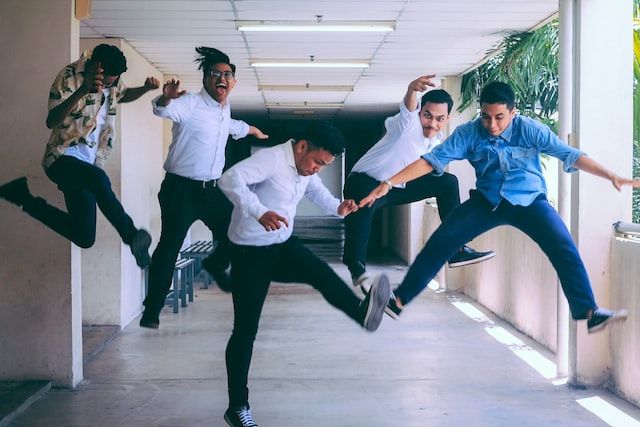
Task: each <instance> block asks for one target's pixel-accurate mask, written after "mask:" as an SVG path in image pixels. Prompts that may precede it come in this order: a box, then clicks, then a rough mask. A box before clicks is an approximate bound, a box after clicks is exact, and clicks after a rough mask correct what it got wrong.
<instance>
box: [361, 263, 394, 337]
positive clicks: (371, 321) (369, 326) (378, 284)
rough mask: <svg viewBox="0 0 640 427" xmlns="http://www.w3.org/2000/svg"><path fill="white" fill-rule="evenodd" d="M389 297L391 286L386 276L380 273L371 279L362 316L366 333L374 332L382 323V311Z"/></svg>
mask: <svg viewBox="0 0 640 427" xmlns="http://www.w3.org/2000/svg"><path fill="white" fill-rule="evenodd" d="M390 296H391V284H390V283H389V278H388V277H387V275H386V274H384V273H382V274H380V275H378V276H376V277H375V279H373V285H371V293H370V296H369V298H370V299H369V305H368V306H367V312H366V314H365V316H364V321H363V322H362V323H363V326H364V327H365V329H366V330H368V331H371V332H373V331H375V330H376V329H378V326H380V323H381V322H382V316H383V314H382V313H383V312H384V309H385V308H386V307H387V303H388V302H389V297H390Z"/></svg>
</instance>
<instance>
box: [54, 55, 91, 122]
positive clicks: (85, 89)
mask: <svg viewBox="0 0 640 427" xmlns="http://www.w3.org/2000/svg"><path fill="white" fill-rule="evenodd" d="M85 70H86V71H85V73H84V80H83V82H82V85H80V87H79V88H78V89H77V90H76V91H75V92H73V93H72V94H71V95H70V96H69V97H68V98H67V99H65V100H64V101H62V102H61V103H60V104H58V105H56V106H55V107H53V108H51V109H50V110H49V114H48V115H47V121H46V124H47V127H48V128H49V129H53V128H54V127H56V126H58V125H59V124H61V123H62V122H63V121H64V119H65V118H67V116H68V115H69V114H70V113H71V111H73V109H74V108H75V107H76V105H78V102H79V101H80V100H81V99H82V98H83V97H84V96H85V95H86V94H88V93H98V92H99V91H101V90H102V88H103V87H104V75H103V74H102V73H103V72H104V70H103V69H102V66H101V65H100V62H92V61H87V63H86V66H85ZM63 79H64V76H62V75H58V77H57V78H56V81H55V82H54V83H53V87H52V88H51V92H52V93H53V92H54V91H56V92H58V93H59V94H60V96H62V92H63V91H62V90H61V89H60V87H61V85H62V81H63ZM58 99H59V98H58Z"/></svg>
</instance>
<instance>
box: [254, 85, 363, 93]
mask: <svg viewBox="0 0 640 427" xmlns="http://www.w3.org/2000/svg"><path fill="white" fill-rule="evenodd" d="M258 90H263V91H281V92H304V91H309V92H353V86H348V85H312V84H304V85H259V86H258Z"/></svg>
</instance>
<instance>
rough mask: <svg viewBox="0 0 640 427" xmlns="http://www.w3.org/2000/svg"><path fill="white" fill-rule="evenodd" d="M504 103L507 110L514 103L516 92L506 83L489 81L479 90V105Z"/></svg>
mask: <svg viewBox="0 0 640 427" xmlns="http://www.w3.org/2000/svg"><path fill="white" fill-rule="evenodd" d="M482 104H505V105H506V106H507V108H508V109H509V110H512V109H513V107H514V106H515V105H516V94H515V92H514V91H513V89H512V88H511V86H509V85H508V84H506V83H503V82H491V83H489V84H487V85H486V86H485V87H484V88H483V89H482V92H480V105H482Z"/></svg>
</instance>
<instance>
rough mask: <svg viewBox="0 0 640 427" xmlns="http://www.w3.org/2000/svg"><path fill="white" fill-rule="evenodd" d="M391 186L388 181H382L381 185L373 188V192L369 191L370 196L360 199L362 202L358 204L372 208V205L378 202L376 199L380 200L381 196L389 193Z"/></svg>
mask: <svg viewBox="0 0 640 427" xmlns="http://www.w3.org/2000/svg"><path fill="white" fill-rule="evenodd" d="M389 190H390V188H389V186H388V185H387V184H386V183H384V182H383V183H381V184H380V185H378V186H377V187H376V188H374V189H373V190H371V193H369V195H368V196H366V197H365V198H364V199H362V200H360V203H358V206H359V207H361V208H364V207H365V206H366V207H368V208H370V207H371V206H373V204H374V203H375V202H376V200H378V199H379V198H381V197H384V196H386V195H387V193H388V192H389Z"/></svg>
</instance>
